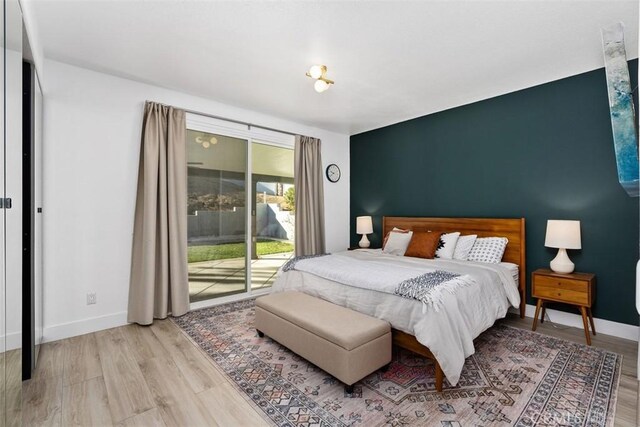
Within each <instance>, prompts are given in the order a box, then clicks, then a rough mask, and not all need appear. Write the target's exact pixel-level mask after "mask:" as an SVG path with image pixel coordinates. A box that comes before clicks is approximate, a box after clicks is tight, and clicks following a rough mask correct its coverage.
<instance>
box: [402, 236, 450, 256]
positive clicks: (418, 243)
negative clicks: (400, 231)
mask: <svg viewBox="0 0 640 427" xmlns="http://www.w3.org/2000/svg"><path fill="white" fill-rule="evenodd" d="M441 235H442V233H440V232H433V231H426V232H415V231H414V232H413V237H411V242H409V247H408V248H407V251H406V252H405V253H404V256H412V257H415V258H427V259H433V258H434V257H435V256H436V249H438V245H439V244H440V236H441Z"/></svg>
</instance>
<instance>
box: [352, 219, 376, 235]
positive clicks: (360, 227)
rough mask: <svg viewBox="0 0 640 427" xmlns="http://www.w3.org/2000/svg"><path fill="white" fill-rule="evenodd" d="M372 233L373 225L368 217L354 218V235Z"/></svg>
mask: <svg viewBox="0 0 640 427" xmlns="http://www.w3.org/2000/svg"><path fill="white" fill-rule="evenodd" d="M371 233H373V223H372V222H371V217H370V216H359V217H356V234H371Z"/></svg>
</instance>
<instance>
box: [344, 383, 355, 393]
mask: <svg viewBox="0 0 640 427" xmlns="http://www.w3.org/2000/svg"><path fill="white" fill-rule="evenodd" d="M344 391H345V393H347V394H353V384H351V385H346V384H345V385H344Z"/></svg>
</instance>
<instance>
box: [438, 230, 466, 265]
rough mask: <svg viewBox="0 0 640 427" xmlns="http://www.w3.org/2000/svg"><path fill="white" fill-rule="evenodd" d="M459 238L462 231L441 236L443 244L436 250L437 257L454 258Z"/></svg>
mask: <svg viewBox="0 0 640 427" xmlns="http://www.w3.org/2000/svg"><path fill="white" fill-rule="evenodd" d="M458 238H460V233H459V232H457V231H456V232H455V233H445V234H443V235H442V236H440V242H442V245H441V246H440V247H439V248H438V250H437V251H436V258H441V259H452V258H453V252H454V251H455V249H456V243H458Z"/></svg>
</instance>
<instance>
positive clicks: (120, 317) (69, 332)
mask: <svg viewBox="0 0 640 427" xmlns="http://www.w3.org/2000/svg"><path fill="white" fill-rule="evenodd" d="M127 323H128V322H127V312H126V311H121V312H119V313H113V314H107V315H105V316H98V317H90V318H88V319H82V320H76V321H74V322H69V323H61V324H59V325H53V326H46V327H45V328H44V331H43V334H42V335H43V337H42V341H43V342H50V341H57V340H61V339H65V338H70V337H75V336H77V335H84V334H89V333H91V332H97V331H102V330H104V329H111V328H117V327H118V326H124V325H126V324H127Z"/></svg>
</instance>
